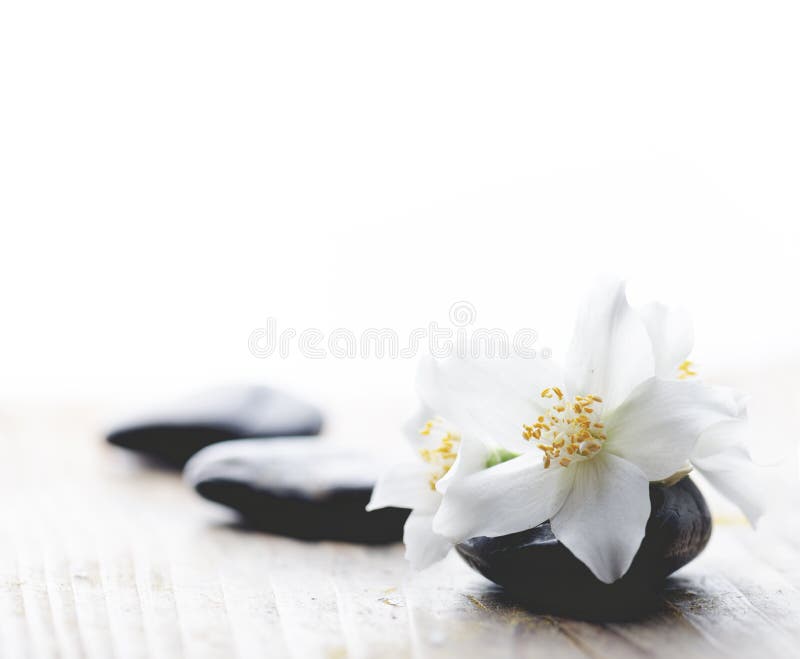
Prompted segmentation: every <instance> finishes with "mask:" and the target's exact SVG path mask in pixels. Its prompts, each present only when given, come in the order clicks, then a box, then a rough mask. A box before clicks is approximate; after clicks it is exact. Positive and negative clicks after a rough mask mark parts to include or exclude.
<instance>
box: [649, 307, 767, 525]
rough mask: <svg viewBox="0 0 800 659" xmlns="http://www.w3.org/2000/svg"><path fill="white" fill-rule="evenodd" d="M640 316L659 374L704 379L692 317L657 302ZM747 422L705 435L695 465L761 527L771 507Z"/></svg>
mask: <svg viewBox="0 0 800 659" xmlns="http://www.w3.org/2000/svg"><path fill="white" fill-rule="evenodd" d="M639 314H640V316H641V318H642V320H643V322H644V324H645V326H646V327H647V331H648V333H649V335H650V340H651V341H652V343H653V354H654V357H655V369H656V370H655V374H656V375H657V376H658V377H661V378H677V379H680V380H689V379H695V378H696V377H698V372H697V370H696V367H695V366H694V364H693V363H692V362H691V361H689V355H690V353H691V351H692V347H693V344H694V334H693V331H692V321H691V318H690V317H689V314H688V313H686V312H685V311H684V310H682V309H678V308H670V307H667V306H665V305H663V304H660V303H657V302H653V303H651V304H648V305H646V306H644V307H642V308H641V309H640V310H639ZM742 406H744V401H742ZM742 417H743V418H741V419H737V420H735V421H723V422H721V423H718V424H715V425H713V426H711V427H710V428H708V429H707V430H706V431H705V432H703V433H702V434H701V435H700V438H699V439H698V442H697V445H696V446H695V449H694V451H693V452H692V455H691V456H690V463H691V465H692V467H694V468H695V469H697V471H699V472H700V473H701V474H702V475H703V476H704V477H705V479H706V480H707V481H708V482H709V483H710V484H711V485H712V486H714V487H715V488H716V489H717V490H719V492H720V493H721V494H723V495H724V496H725V497H727V498H728V499H729V500H730V501H732V502H733V503H734V504H736V505H737V506H738V507H739V508H740V509H741V511H742V512H743V513H744V514H745V516H746V517H747V519H748V520H749V521H750V524H752V525H753V526H755V525H756V523H757V521H758V519H759V518H760V517H761V515H762V514H763V512H764V510H765V508H766V504H765V500H764V494H763V492H764V490H763V487H761V484H760V480H761V474H760V473H759V469H758V467H756V465H755V464H754V463H753V461H752V460H751V458H750V454H749V453H748V451H747V443H748V441H749V439H750V438H749V426H748V423H747V419H746V418H744V415H742Z"/></svg>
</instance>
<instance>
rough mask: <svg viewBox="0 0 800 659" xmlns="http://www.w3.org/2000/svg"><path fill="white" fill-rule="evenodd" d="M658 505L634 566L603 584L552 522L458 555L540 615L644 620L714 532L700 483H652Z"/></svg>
mask: <svg viewBox="0 0 800 659" xmlns="http://www.w3.org/2000/svg"><path fill="white" fill-rule="evenodd" d="M650 502H651V506H652V510H651V513H650V519H649V520H648V522H647V528H646V531H645V537H644V540H643V541H642V545H641V547H639V551H638V553H637V554H636V556H635V557H634V559H633V563H632V565H631V568H630V570H629V571H628V572H627V574H625V576H623V577H622V578H621V579H620V580H618V581H616V582H614V583H613V584H604V583H602V582H601V581H599V580H598V579H597V578H596V577H595V576H594V575H593V574H592V573H591V572H590V571H589V568H587V567H586V566H585V565H584V564H583V563H582V562H581V561H579V560H578V559H577V558H575V556H574V555H573V554H572V553H571V552H570V551H569V550H568V549H567V548H566V547H565V546H564V545H562V544H561V543H560V542H559V541H558V540H556V538H555V536H554V535H553V532H552V531H551V530H550V523H549V522H544V523H543V524H540V525H539V526H537V527H535V528H532V529H529V530H527V531H521V532H519V533H513V534H511V535H506V536H501V537H498V538H484V537H479V538H471V539H469V540H467V541H465V542H462V543H461V544H459V545H457V547H456V549H457V551H458V553H459V554H460V555H461V556H462V558H464V560H465V561H466V562H467V563H468V564H469V565H470V566H471V567H473V568H474V569H475V570H477V571H478V572H480V573H481V574H483V575H484V576H485V577H486V578H488V579H490V580H491V581H494V582H495V583H496V584H498V585H500V586H503V587H504V589H505V591H506V594H507V595H508V596H510V597H511V598H512V599H513V600H514V601H516V602H518V603H521V604H524V605H525V606H527V607H529V608H532V609H534V610H536V611H539V612H545V613H554V614H558V615H566V616H571V617H578V618H588V619H601V620H618V619H631V618H638V617H641V616H642V615H646V614H647V613H649V612H650V611H652V610H654V609H657V608H658V607H659V605H660V600H661V594H662V591H663V586H664V581H665V579H666V577H667V576H669V575H670V574H672V573H673V572H674V571H675V570H677V569H678V568H680V567H682V566H683V565H686V564H687V563H688V562H689V561H691V560H692V559H694V558H695V557H697V555H698V554H699V553H700V552H701V551H702V550H703V548H704V547H705V546H706V544H707V543H708V539H709V538H710V537H711V514H710V513H709V510H708V506H707V505H706V502H705V499H704V498H703V495H702V494H701V493H700V491H699V490H698V489H697V486H696V485H695V484H694V483H693V482H692V481H691V480H690V479H689V478H684V479H682V480H681V481H679V482H678V483H676V484H675V485H673V486H671V487H666V486H663V485H651V486H650Z"/></svg>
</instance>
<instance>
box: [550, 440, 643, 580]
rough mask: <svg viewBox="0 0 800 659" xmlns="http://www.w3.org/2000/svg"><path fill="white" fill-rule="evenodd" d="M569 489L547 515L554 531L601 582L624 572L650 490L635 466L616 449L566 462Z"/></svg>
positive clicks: (636, 547) (633, 550) (637, 538)
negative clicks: (570, 478)
mask: <svg viewBox="0 0 800 659" xmlns="http://www.w3.org/2000/svg"><path fill="white" fill-rule="evenodd" d="M572 469H575V471H576V474H575V479H574V484H573V487H572V491H571V492H570V493H569V496H568V497H567V499H566V501H565V502H564V505H563V506H562V507H561V509H560V510H559V511H558V512H557V513H556V514H555V515H554V516H553V517H552V518H551V520H550V526H551V528H552V529H553V534H554V535H555V536H556V538H558V540H559V541H560V542H561V543H562V544H564V545H565V546H566V547H567V549H569V550H570V551H571V552H572V553H573V554H575V556H576V557H577V558H579V559H580V560H581V561H583V563H585V564H586V566H587V567H588V568H589V569H590V570H591V571H592V573H593V574H594V575H595V576H596V577H597V578H598V579H600V581H602V582H604V583H612V582H614V581H616V580H617V579H619V578H620V577H621V576H622V575H624V574H625V573H626V572H627V571H628V568H629V567H630V566H631V562H632V561H633V557H634V556H635V555H636V552H637V551H638V550H639V545H640V544H641V543H642V538H644V531H645V527H646V526H647V519H648V517H649V516H650V492H649V484H648V482H647V478H646V477H645V475H644V474H643V473H642V472H641V470H639V468H638V467H636V466H635V465H633V464H631V463H630V462H627V461H626V460H623V459H622V458H618V457H617V456H615V455H611V454H606V453H601V454H599V455H598V456H597V457H596V458H593V459H591V460H586V461H585V462H580V463H576V464H574V465H570V466H569V467H568V468H567V469H566V471H569V470H572Z"/></svg>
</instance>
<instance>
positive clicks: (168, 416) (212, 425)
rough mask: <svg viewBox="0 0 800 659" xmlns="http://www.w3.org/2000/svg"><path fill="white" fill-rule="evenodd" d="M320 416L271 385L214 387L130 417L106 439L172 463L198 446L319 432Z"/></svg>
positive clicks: (179, 461)
mask: <svg viewBox="0 0 800 659" xmlns="http://www.w3.org/2000/svg"><path fill="white" fill-rule="evenodd" d="M321 427H322V415H321V414H320V412H319V410H318V409H316V408H315V407H313V406H311V405H309V404H308V403H305V402H303V401H300V400H297V399H296V398H293V397H292V396H289V395H288V394H285V393H283V392H281V391H277V390H275V389H270V388H269V387H253V386H242V387H225V388H219V389H212V390H210V391H206V392H204V393H202V394H199V395H195V396H192V397H189V398H186V399H184V400H179V401H175V402H174V403H172V404H170V405H168V406H166V407H164V408H163V409H159V410H153V411H151V412H149V413H146V414H143V415H140V416H137V417H134V418H131V419H128V420H126V421H124V422H122V423H120V424H118V425H117V426H116V427H114V428H113V429H112V430H111V431H110V432H109V433H108V434H107V435H106V439H107V440H108V441H109V442H110V443H112V444H115V445H116V446H122V447H124V448H127V449H131V450H133V451H139V452H141V453H145V454H147V455H150V456H153V457H155V458H157V459H159V460H161V461H164V462H166V463H168V464H170V465H173V466H182V465H183V464H184V463H185V462H186V461H187V460H188V459H189V458H190V457H191V456H192V455H194V454H195V453H197V451H199V450H200V449H202V448H204V447H206V446H208V445H209V444H214V443H216V442H222V441H225V440H228V439H238V438H242V437H288V436H294V435H316V434H317V433H318V432H319V431H320V428H321Z"/></svg>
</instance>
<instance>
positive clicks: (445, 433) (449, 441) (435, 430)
mask: <svg viewBox="0 0 800 659" xmlns="http://www.w3.org/2000/svg"><path fill="white" fill-rule="evenodd" d="M419 434H420V435H422V436H424V437H427V438H429V439H430V440H431V441H430V444H429V446H430V447H429V448H423V449H420V452H419V454H420V455H421V456H422V459H423V460H425V462H427V463H428V464H429V465H431V466H432V467H433V472H432V473H431V477H430V480H429V481H428V484H429V485H430V486H431V489H432V490H435V489H436V483H438V482H439V481H440V480H441V479H442V478H444V476H445V474H447V472H448V471H450V467H452V466H453V463H454V462H455V461H456V457H457V456H458V445H459V444H460V443H461V435H459V434H458V433H457V432H455V431H453V430H452V429H451V428H450V427H449V426H448V425H447V423H446V422H445V421H444V419H441V418H439V417H437V418H435V419H431V420H430V421H427V422H426V423H425V425H424V426H423V428H422V430H420V431H419Z"/></svg>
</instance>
